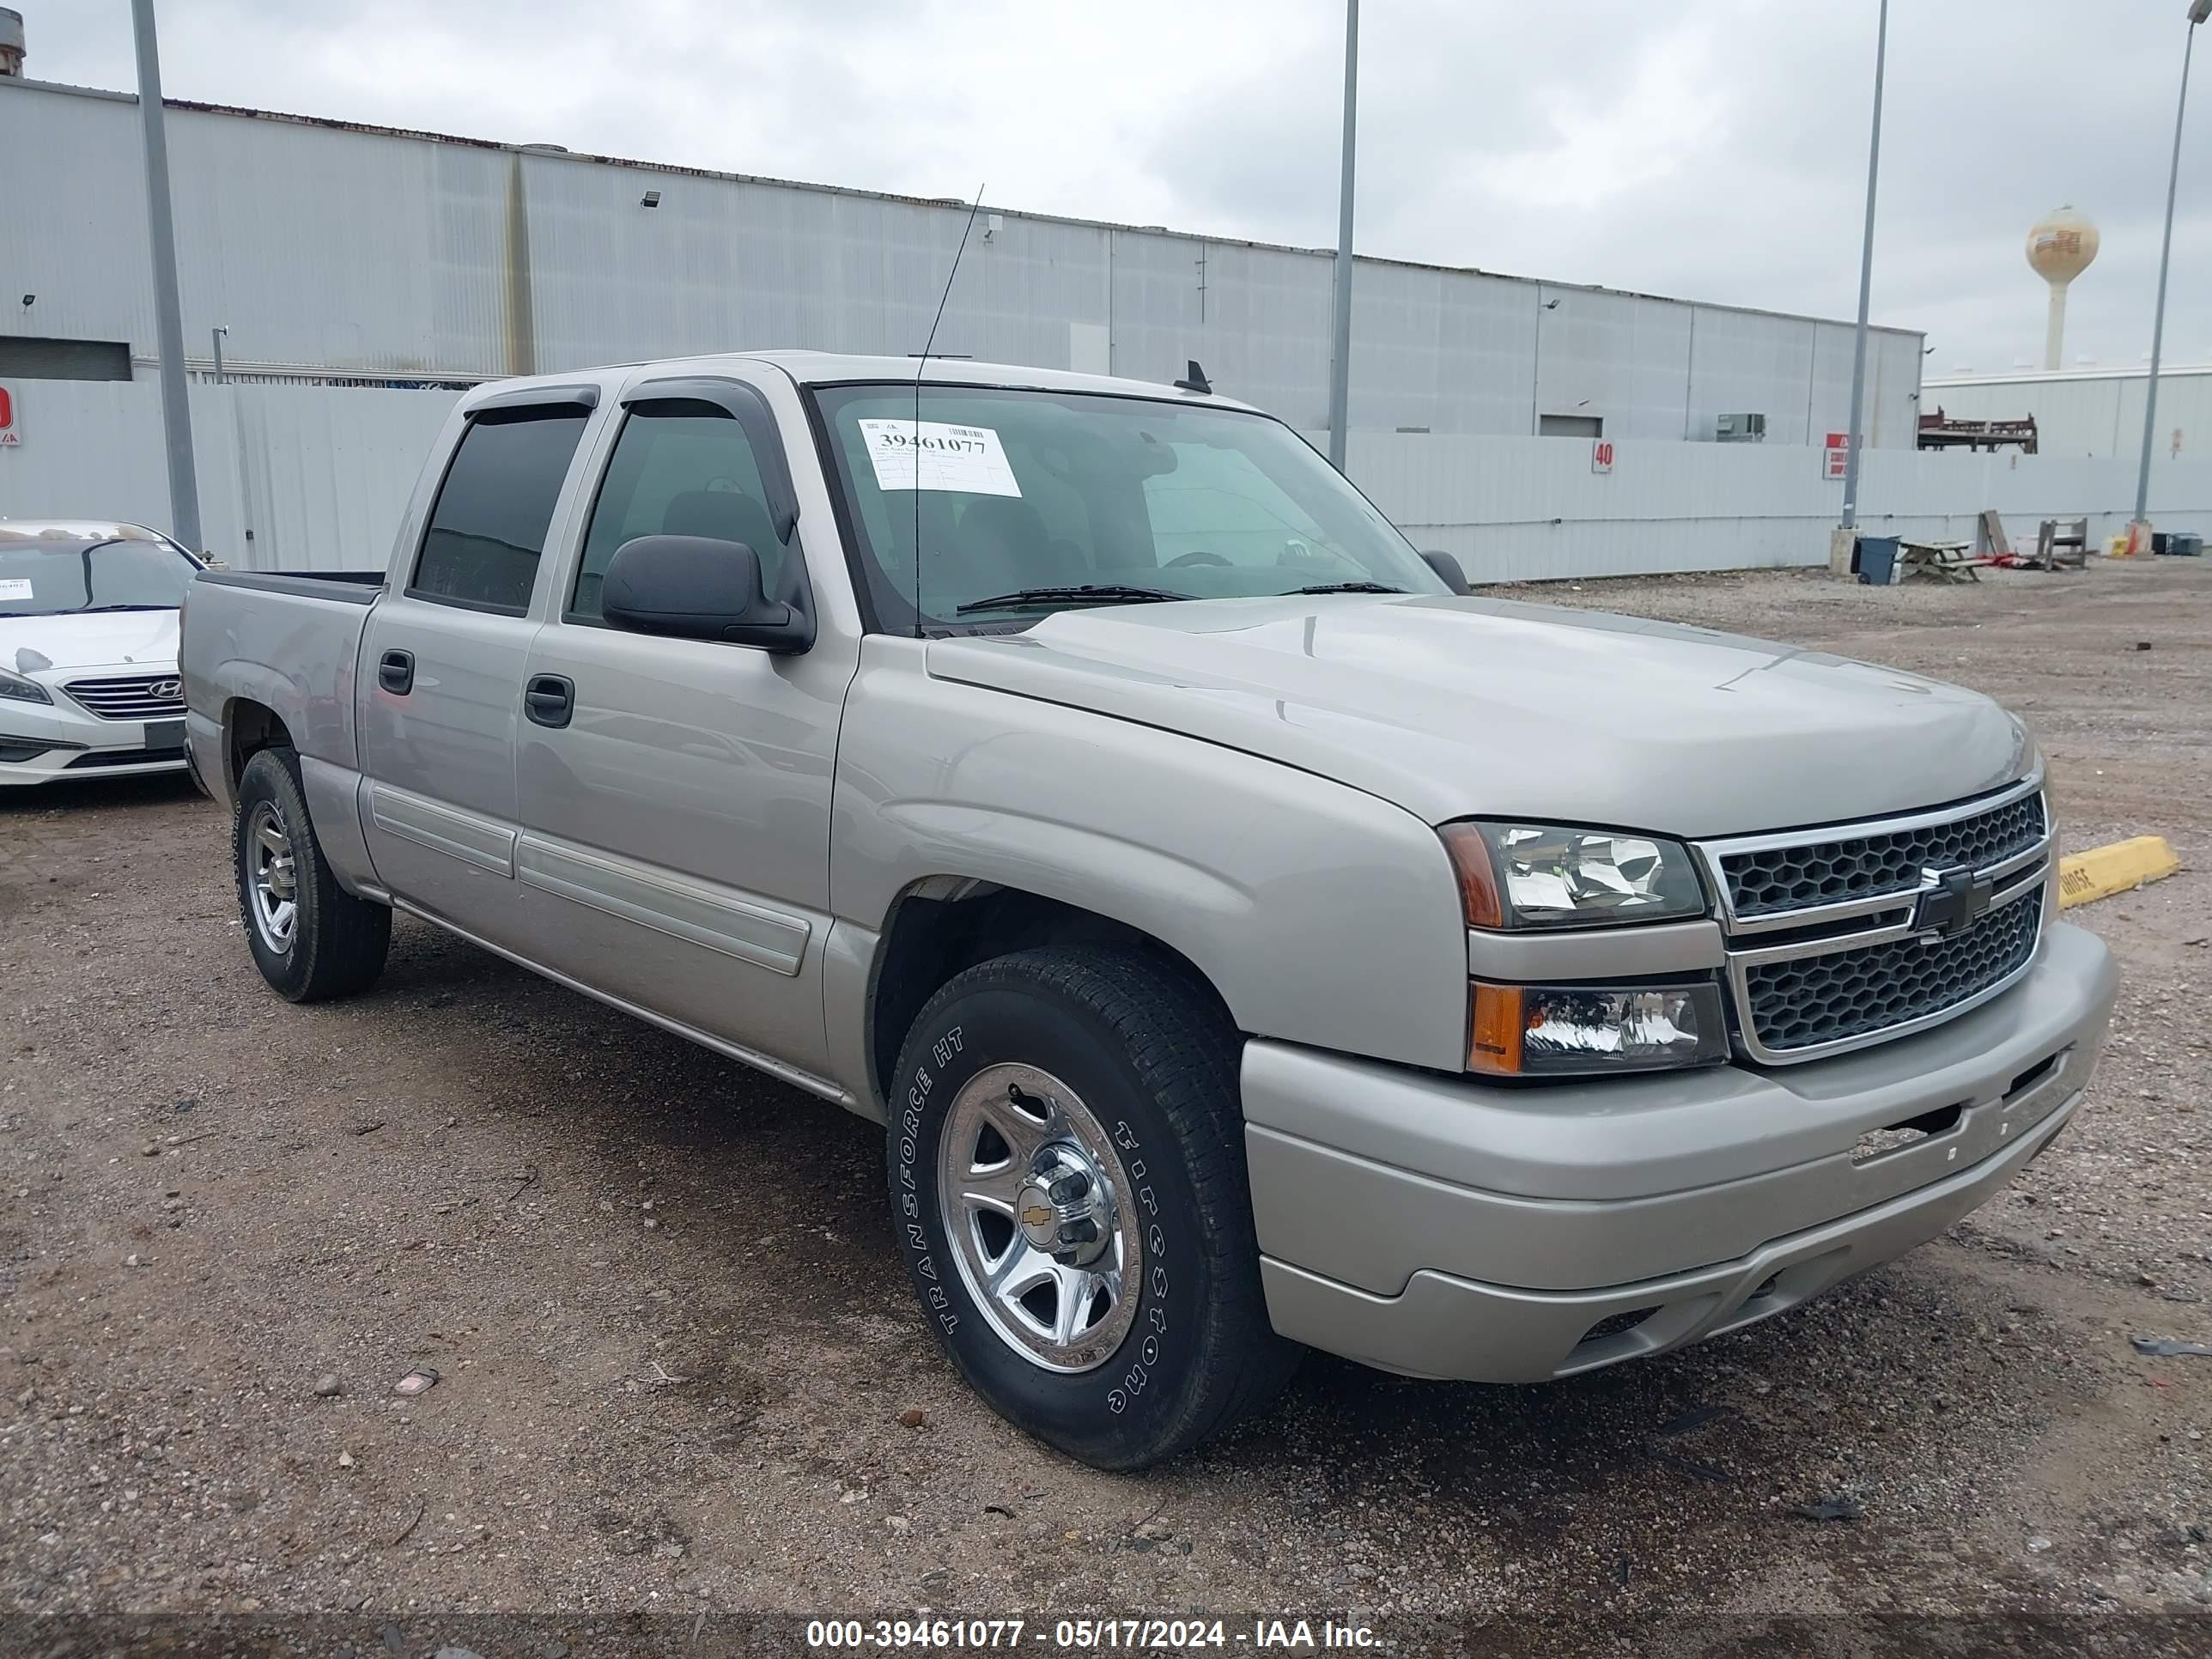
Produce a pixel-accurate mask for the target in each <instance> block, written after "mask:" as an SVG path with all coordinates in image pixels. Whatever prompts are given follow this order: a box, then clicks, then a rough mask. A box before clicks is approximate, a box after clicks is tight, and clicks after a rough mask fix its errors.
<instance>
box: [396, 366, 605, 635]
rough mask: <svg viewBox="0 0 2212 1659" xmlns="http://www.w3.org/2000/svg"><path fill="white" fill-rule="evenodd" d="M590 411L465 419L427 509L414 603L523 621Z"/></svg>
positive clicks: (553, 407) (560, 407) (561, 409)
mask: <svg viewBox="0 0 2212 1659" xmlns="http://www.w3.org/2000/svg"><path fill="white" fill-rule="evenodd" d="M590 418H591V412H590V411H589V410H586V409H583V408H580V407H579V406H578V405H576V404H544V405H543V406H538V407H530V408H523V409H503V410H493V411H491V412H490V413H489V414H485V415H481V416H477V418H476V419H475V420H473V421H471V422H469V428H468V430H467V431H466V432H465V433H464V434H463V435H462V436H461V441H460V447H459V448H458V449H456V450H455V451H454V452H453V464H452V465H449V466H448V467H447V469H446V478H445V482H444V483H442V484H441V485H440V486H439V489H438V500H437V502H436V504H435V506H433V507H431V509H430V526H429V528H428V531H427V532H424V534H423V537H422V552H421V553H420V554H419V555H418V556H416V561H415V576H414V580H412V581H411V582H410V583H409V584H408V587H407V592H408V593H409V595H410V597H412V598H415V599H430V600H434V601H435V602H436V603H438V604H441V605H464V606H466V607H468V608H470V609H471V610H477V611H498V612H500V613H501V614H503V615H507V616H514V617H519V616H520V615H522V614H523V612H525V611H527V610H528V609H529V608H530V591H531V588H532V586H533V585H534V584H535V583H536V581H537V580H538V560H539V559H540V558H541V557H542V556H544V552H545V536H546V532H547V531H548V530H549V529H550V527H551V526H552V523H553V509H554V507H555V505H556V503H557V502H558V501H560V499H561V485H562V481H563V480H564V479H566V478H567V477H568V464H569V462H570V461H571V460H573V459H574V458H575V453H576V444H577V441H578V440H579V439H580V438H581V437H582V436H583V435H584V423H585V422H586V421H587V420H589V419H590Z"/></svg>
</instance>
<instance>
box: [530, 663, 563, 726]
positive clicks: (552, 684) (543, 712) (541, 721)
mask: <svg viewBox="0 0 2212 1659" xmlns="http://www.w3.org/2000/svg"><path fill="white" fill-rule="evenodd" d="M522 708H523V712H524V713H525V714H528V715H529V716H530V718H531V719H532V720H535V721H536V722H537V723H538V725H540V726H566V725H567V724H568V716H569V715H571V714H574V713H575V712H576V683H575V682H574V680H569V679H563V678H562V677H561V676H560V675H558V674H532V676H531V677H530V682H529V684H527V685H526V686H524V688H523V690H522Z"/></svg>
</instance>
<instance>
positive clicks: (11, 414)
mask: <svg viewBox="0 0 2212 1659" xmlns="http://www.w3.org/2000/svg"><path fill="white" fill-rule="evenodd" d="M22 441H23V417H22V405H21V404H18V403H17V402H16V401H15V387H13V386H0V449H11V448H13V447H15V445H17V444H20V443H21V442H22Z"/></svg>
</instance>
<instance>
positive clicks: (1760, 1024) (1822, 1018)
mask: <svg viewBox="0 0 2212 1659" xmlns="http://www.w3.org/2000/svg"><path fill="white" fill-rule="evenodd" d="M2041 896H2042V884H2041V883H2037V884H2036V885H2035V888H2034V890H2033V892H2032V893H2030V894H2028V895H2027V896H2022V897H2019V898H2016V899H2015V900H2014V901H2013V902H2010V903H2008V904H2007V905H2005V906H2004V907H2003V908H2001V909H1996V910H1991V911H1990V912H1988V913H1987V914H1986V915H1984V916H1983V917H1982V918H1981V919H1980V920H1979V921H1977V922H1976V923H1975V924H1974V925H1973V926H1972V927H1970V928H1968V929H1967V930H1966V932H1965V933H1960V934H1958V935H1956V936H1955V937H1954V938H1950V939H1930V938H1928V937H1927V936H1925V935H1918V934H1914V935H1907V936H1906V937H1905V938H1903V939H1891V940H1889V941H1888V942H1887V943H1886V944H1882V945H1865V946H1863V947H1862V948H1860V949H1857V950H1846V951H1828V952H1827V953H1826V954H1825V955H1821V956H1816V957H1796V958H1794V959H1788V960H1784V961H1779V962H1765V963H1757V964H1755V965H1753V966H1751V967H1748V968H1747V969H1745V970H1744V975H1743V988H1744V1006H1743V1009H1742V1017H1743V1018H1744V1019H1745V1020H1746V1022H1747V1024H1748V1025H1749V1027H1750V1029H1751V1030H1752V1032H1753V1035H1755V1036H1757V1038H1758V1040H1759V1046H1760V1047H1762V1048H1766V1049H1769V1050H1771V1051H1772V1052H1773V1053H1775V1054H1788V1053H1790V1051H1791V1050H1793V1049H1799V1048H1816V1047H1820V1046H1822V1045H1825V1044H1827V1043H1832V1042H1844V1041H1846V1040H1848V1039H1850V1038H1852V1037H1859V1036H1867V1035H1868V1034H1869V1033H1871V1032H1878V1031H1887V1030H1891V1029H1893V1028H1894V1027H1896V1026H1899V1025H1907V1024H1912V1023H1913V1022H1915V1021H1917V1020H1922V1019H1924V1018H1927V1017H1928V1016H1929V1015H1931V1014H1936V1013H1941V1012H1943V1011H1944V1010H1946V1009H1949V1008H1954V1007H1957V1006H1959V1005H1960V1004H1961V1003H1964V1002H1966V1001H1967V1000H1970V999H1972V998H1973V997H1975V996H1978V995H1979V994H1981V993H1982V992H1984V991H1986V990H1988V989H1989V988H1990V987H1991V986H1993V985H1997V984H2001V983H2002V982H2003V981H2005V980H2006V979H2007V978H2008V977H2009V976H2010V975H2013V974H2014V973H2015V972H2017V971H2018V970H2019V969H2021V968H2023V967H2025V966H2027V960H2028V958H2029V957H2032V956H2033V955H2034V954H2035V941H2036V936H2037V933H2039V930H2040V927H2041V923H2042V919H2043V905H2042V903H2041V902H2040V901H2041Z"/></svg>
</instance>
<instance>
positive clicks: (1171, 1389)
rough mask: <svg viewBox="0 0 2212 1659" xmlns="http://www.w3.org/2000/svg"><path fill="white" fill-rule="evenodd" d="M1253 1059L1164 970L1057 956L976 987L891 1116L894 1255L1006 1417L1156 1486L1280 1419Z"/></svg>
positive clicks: (1170, 966) (936, 1015)
mask: <svg viewBox="0 0 2212 1659" xmlns="http://www.w3.org/2000/svg"><path fill="white" fill-rule="evenodd" d="M891 1106H892V1112H891V1121H890V1149H889V1151H890V1195H891V1206H892V1212H893V1216H894V1219H895V1221H896V1226H897V1229H898V1233H899V1238H900V1242H901V1244H902V1249H903V1252H904V1254H905V1256H906V1260H907V1266H908V1271H909V1272H910V1273H912V1275H913V1277H914V1281H915V1289H916V1290H917V1291H919V1292H920V1293H921V1299H922V1304H923V1308H924V1310H925V1312H926V1314H927V1317H928V1319H929V1322H930V1325H931V1328H932V1329H933V1331H934V1332H935V1333H936V1334H937V1337H938V1340H939V1342H940V1343H942V1344H943V1346H944V1347H945V1351H946V1352H947V1353H948V1354H950V1355H951V1358H952V1361H953V1363H954V1364H956V1365H957V1366H958V1367H959V1369H960V1371H961V1374H962V1375H963V1376H965V1377H966V1378H967V1379H968V1381H969V1383H970V1385H971V1386H973V1387H974V1388H975V1391H976V1392H977V1393H978V1394H980V1395H982V1396H983V1398H984V1399H985V1400H986V1401H988V1402H989V1403H990V1405H991V1407H993V1409H994V1410H995V1411H997V1412H998V1413H1000V1415H1001V1416H1003V1417H1005V1418H1006V1419H1008V1420H1009V1421H1010V1422H1012V1423H1013V1424H1014V1425H1016V1426H1018V1427H1019V1428H1021V1429H1023V1430H1024V1431H1027V1432H1028V1433H1030V1434H1032V1435H1035V1436H1036V1437H1037V1438H1038V1439H1040V1440H1042V1441H1044V1442H1046V1443H1048V1444H1050V1445H1053V1446H1055V1447H1058V1448H1059V1449H1060V1450H1062V1451H1065V1452H1066V1453H1068V1454H1069V1455H1072V1456H1074V1457H1077V1458H1079V1459H1081V1460H1082V1461H1083V1462H1085V1463H1089V1464H1091V1465H1092V1466H1093V1467H1095V1468H1107V1469H1132V1468H1142V1467H1143V1466H1145V1465H1146V1464H1148V1463H1153V1462H1158V1461H1159V1460H1161V1459H1163V1458H1166V1457H1171V1456H1173V1455H1176V1453H1178V1452H1181V1451H1183V1450H1186V1449H1188V1448H1190V1447H1192V1446H1194V1445H1196V1444H1197V1443H1199V1442H1200V1441H1201V1440H1204V1439H1206V1438H1207V1437H1210V1436H1212V1435H1214V1434H1216V1433H1218V1432H1220V1431H1222V1430H1224V1429H1225V1428H1227V1427H1228V1426H1229V1425H1231V1424H1232V1423H1234V1422H1235V1421H1236V1420H1237V1419H1239V1418H1240V1417H1243V1416H1244V1415H1245V1414H1247V1413H1249V1412H1252V1411H1254V1410H1256V1409H1257V1408H1259V1407H1261V1406H1263V1405H1264V1404H1266V1403H1267V1401H1269V1400H1271V1399H1272V1398H1273V1396H1274V1395H1275V1394H1276V1393H1277V1392H1278V1391H1279V1389H1280V1388H1281V1386H1282V1384H1283V1383H1284V1382H1285V1380H1287V1378H1288V1377H1289V1376H1290V1374H1291V1370H1293V1369H1294V1368H1295V1367H1296V1364H1297V1358H1298V1356H1299V1354H1300V1352H1302V1351H1301V1350H1300V1349H1299V1348H1297V1346H1296V1345H1295V1344H1292V1343H1290V1342H1286V1341H1285V1340H1283V1339H1282V1338H1280V1337H1279V1336H1277V1335H1276V1334H1274V1332H1273V1329H1272V1328H1270V1327H1269V1325H1268V1323H1267V1310H1266V1306H1265V1303H1264V1300H1263V1298H1262V1296H1261V1288H1260V1272H1259V1249H1258V1245H1257V1243H1256V1242H1255V1238H1254V1236H1253V1228H1252V1208H1251V1198H1250V1193H1249V1187H1248V1185H1247V1177H1246V1173H1245V1163H1244V1147H1243V1113H1242V1111H1241V1109H1239V1106H1238V1102H1237V1034H1236V1032H1235V1031H1234V1030H1233V1029H1232V1028H1231V1026H1230V1024H1229V1023H1228V1021H1227V1020H1226V1018H1225V1017H1224V1016H1223V1015H1222V1014H1221V1013H1220V1012H1218V1007H1217V1006H1216V1005H1215V1004H1214V1001H1213V999H1212V994H1211V992H1210V991H1209V990H1208V988H1207V987H1205V986H1204V985H1203V984H1202V983H1201V982H1200V981H1197V980H1196V978H1195V977H1194V975H1191V974H1190V973H1189V972H1188V970H1187V969H1182V968H1181V967H1180V966H1179V964H1176V963H1173V962H1171V961H1170V960H1168V959H1166V958H1165V957H1159V956H1156V955H1154V954H1152V953H1149V952H1143V951H1136V950H1126V949H1121V948H1111V949H1103V950H1099V949H1091V950H1073V949H1063V948H1057V947H1048V948H1042V949H1037V950H1031V951H1022V952H1019V953H1018V954H1016V955H1012V956H1007V957H998V958H996V959H995V960H993V961H990V962H987V963H981V964H980V965H979V966H977V967H975V968H971V969H968V970H967V971H966V972H964V973H963V974H961V975H958V976H957V977H956V978H955V979H953V980H952V981H951V982H950V983H949V984H947V985H946V986H945V987H944V988H943V989H941V990H940V991H939V992H938V994H936V995H935V996H934V997H933V998H931V999H930V1001H929V1003H928V1005H927V1006H926V1007H925V1008H923V1010H922V1012H921V1015H920V1017H919V1018H917V1019H916V1020H915V1025H914V1029H913V1030H912V1031H911V1032H910V1033H909V1034H908V1038H907V1042H906V1047H905V1050H904V1052H903V1053H902V1055H901V1057H900V1062H899V1069H898V1073H897V1074H896V1087H895V1089H894V1091H893V1097H892V1101H891Z"/></svg>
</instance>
